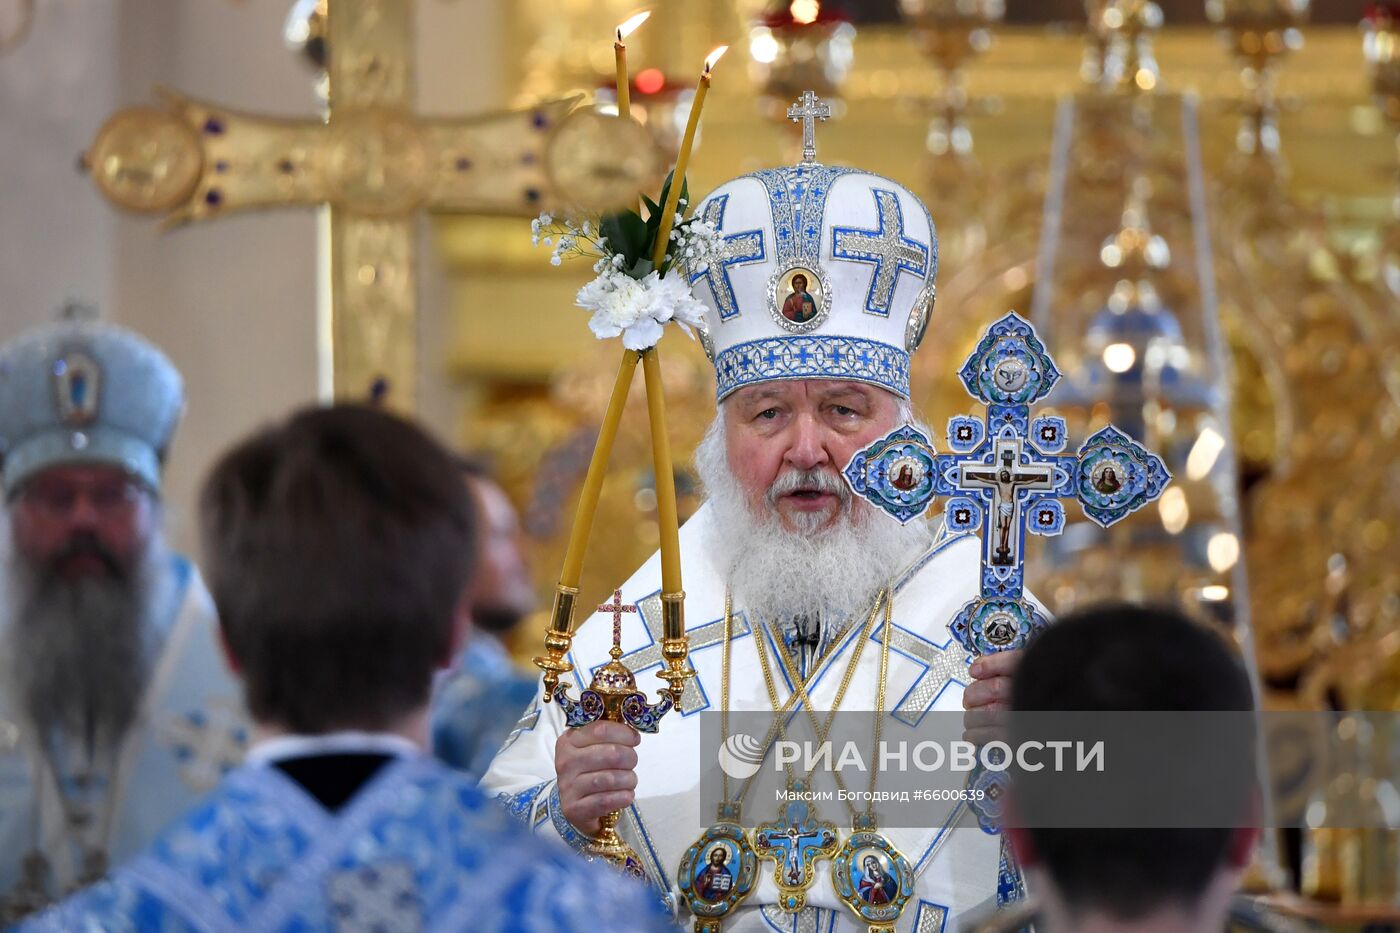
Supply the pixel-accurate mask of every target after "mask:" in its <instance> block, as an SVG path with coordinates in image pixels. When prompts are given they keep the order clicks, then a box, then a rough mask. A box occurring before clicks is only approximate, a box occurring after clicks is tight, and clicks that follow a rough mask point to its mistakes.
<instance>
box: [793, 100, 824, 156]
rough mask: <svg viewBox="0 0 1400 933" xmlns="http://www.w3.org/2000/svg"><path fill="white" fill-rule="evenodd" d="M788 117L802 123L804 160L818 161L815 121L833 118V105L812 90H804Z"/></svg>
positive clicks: (794, 121)
mask: <svg viewBox="0 0 1400 933" xmlns="http://www.w3.org/2000/svg"><path fill="white" fill-rule="evenodd" d="M787 118H788V119H789V120H791V121H792V122H793V123H801V124H802V161H803V162H815V161H817V133H816V125H815V121H817V120H820V121H822V122H823V123H825V122H826V121H827V120H829V119H831V105H830V104H828V103H827V102H826V101H824V100H822V99H821V98H820V97H818V96H817V95H815V94H813V93H812V92H811V91H803V92H802V96H801V97H799V98H798V99H797V103H795V104H793V105H792V106H791V107H789V108H788V111H787Z"/></svg>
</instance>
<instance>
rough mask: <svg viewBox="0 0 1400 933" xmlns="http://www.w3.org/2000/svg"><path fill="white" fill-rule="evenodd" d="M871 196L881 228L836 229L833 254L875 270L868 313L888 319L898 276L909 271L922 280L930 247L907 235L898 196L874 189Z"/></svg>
mask: <svg viewBox="0 0 1400 933" xmlns="http://www.w3.org/2000/svg"><path fill="white" fill-rule="evenodd" d="M872 194H874V195H875V211H876V214H877V215H878V226H876V228H875V229H874V230H861V229H859V228H856V227H833V228H832V230H831V255H832V256H834V257H835V258H837V259H849V260H851V261H852V262H864V263H870V264H872V265H873V266H874V267H875V271H874V273H873V274H872V275H871V276H870V290H869V291H868V292H867V293H866V296H865V310H866V311H868V312H870V313H871V314H878V315H880V316H881V317H889V314H890V303H891V301H893V299H894V286H895V283H896V282H897V281H898V280H899V274H900V273H901V272H909V273H911V274H913V275H916V276H918V277H919V278H920V280H922V279H923V278H924V277H925V276H927V275H928V255H929V248H928V247H927V246H925V245H924V244H923V243H920V242H919V241H918V240H915V239H911V238H909V237H907V236H905V235H904V211H903V209H902V208H901V207H900V206H899V196H898V195H897V194H895V193H894V192H893V191H890V190H887V189H885V188H875V189H873V190H872Z"/></svg>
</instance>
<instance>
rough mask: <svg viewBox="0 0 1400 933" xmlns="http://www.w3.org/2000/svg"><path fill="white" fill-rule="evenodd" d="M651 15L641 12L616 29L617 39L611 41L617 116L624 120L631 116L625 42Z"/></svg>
mask: <svg viewBox="0 0 1400 933" xmlns="http://www.w3.org/2000/svg"><path fill="white" fill-rule="evenodd" d="M650 15H651V11H650V10H643V11H642V12H640V13H638V14H637V15H636V16H633V17H630V18H629V19H628V20H627V22H625V23H623V24H622V25H621V26H618V27H617V38H616V39H614V40H613V59H614V61H615V62H616V64H617V115H618V116H619V117H621V118H622V119H624V120H626V119H628V118H630V117H631V116H632V79H631V78H630V77H628V75H627V45H626V42H625V40H626V39H627V37H628V36H629V35H631V34H632V30H634V29H636V28H637V27H638V26H640V25H642V23H644V22H646V21H647V17H648V16H650Z"/></svg>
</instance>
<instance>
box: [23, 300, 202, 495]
mask: <svg viewBox="0 0 1400 933" xmlns="http://www.w3.org/2000/svg"><path fill="white" fill-rule="evenodd" d="M0 399H3V400H4V401H3V404H0V485H3V487H4V489H5V492H6V494H8V495H13V493H14V491H15V490H16V489H18V488H19V486H20V485H21V484H22V483H23V482H24V481H25V480H26V479H28V478H29V477H31V476H33V475H34V474H35V473H38V472H39V471H41V470H44V469H47V468H48V467H51V466H56V465H59V464H67V463H76V464H103V465H110V466H116V467H120V468H121V469H123V470H126V471H127V472H128V473H130V474H131V475H133V476H135V477H136V478H138V479H140V480H141V481H142V482H144V483H146V485H148V486H149V487H150V488H151V489H152V490H154V491H159V490H160V468H161V463H162V461H163V460H164V458H165V452H166V448H167V447H168V446H169V444H170V440H171V437H172V436H173V435H174V433H175V426H176V425H177V424H178V423H179V420H180V414H181V412H182V410H183V408H184V386H183V381H182V380H181V378H180V373H179V371H178V370H176V369H175V366H174V365H173V364H172V363H171V362H170V360H169V359H167V358H166V356H165V354H164V353H162V352H161V351H160V350H158V349H156V348H155V347H154V346H152V345H151V344H150V343H149V342H147V341H146V340H145V339H144V338H142V337H140V336H139V335H137V334H135V333H133V332H132V331H129V330H126V329H125V328H122V327H117V326H115V325H112V324H106V323H102V322H99V321H96V320H93V319H92V315H91V314H83V313H68V314H66V315H65V318H64V320H62V321H59V322H57V323H54V324H48V325H45V326H42V327H38V328H35V329H34V330H31V331H28V332H27V333H24V334H21V335H20V336H19V337H16V338H15V339H14V340H12V341H10V342H9V343H7V344H5V345H3V346H0Z"/></svg>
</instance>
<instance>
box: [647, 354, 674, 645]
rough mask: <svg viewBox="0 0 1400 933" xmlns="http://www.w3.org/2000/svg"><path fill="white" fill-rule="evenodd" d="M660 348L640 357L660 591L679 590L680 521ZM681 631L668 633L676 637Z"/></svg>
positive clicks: (669, 636)
mask: <svg viewBox="0 0 1400 933" xmlns="http://www.w3.org/2000/svg"><path fill="white" fill-rule="evenodd" d="M658 352H659V348H657V347H652V348H651V349H650V350H648V351H647V352H646V354H645V355H644V356H643V357H642V374H643V376H644V377H645V379H646V387H647V414H648V415H650V417H651V462H652V472H654V473H655V474H656V522H657V525H658V527H659V529H660V533H661V592H662V593H663V594H672V593H679V592H681V537H680V521H679V519H678V517H677V515H676V474H675V471H674V470H672V468H671V439H670V438H669V437H668V436H667V433H666V395H665V392H664V390H663V389H662V386H661V360H660V359H659V358H658V357H657V353H658ZM682 634H684V633H683V632H675V633H671V632H667V633H666V636H667V637H668V638H678V637H680V636H681V635H682Z"/></svg>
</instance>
